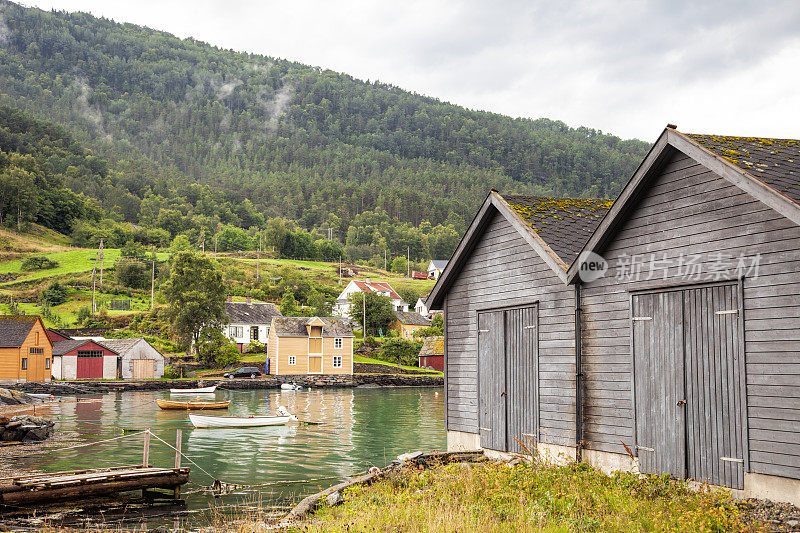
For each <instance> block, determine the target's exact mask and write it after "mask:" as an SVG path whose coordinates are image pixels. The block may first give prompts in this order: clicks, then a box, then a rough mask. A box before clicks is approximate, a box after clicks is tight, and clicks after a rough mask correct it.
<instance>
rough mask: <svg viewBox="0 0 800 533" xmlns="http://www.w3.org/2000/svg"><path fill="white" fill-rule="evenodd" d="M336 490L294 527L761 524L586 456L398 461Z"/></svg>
mask: <svg viewBox="0 0 800 533" xmlns="http://www.w3.org/2000/svg"><path fill="white" fill-rule="evenodd" d="M344 496H345V501H344V503H343V504H342V505H340V506H337V507H332V508H331V507H324V506H323V507H322V508H321V509H319V510H318V511H317V514H316V515H315V517H314V519H313V521H312V522H311V523H310V524H306V525H304V526H303V527H302V529H298V530H297V531H308V532H313V531H326V532H327V531H480V532H493V531H509V532H510V531H543V532H572V531H582V532H583V531H587V532H588V531H698V532H718V531H739V532H740V531H760V529H758V527H755V526H752V525H746V524H744V523H743V522H742V521H741V520H740V517H739V510H738V508H737V507H736V505H735V502H734V501H733V500H732V498H731V497H730V495H729V494H728V493H727V492H725V491H707V490H706V491H699V492H696V491H693V490H690V489H689V487H688V485H687V483H685V482H682V481H674V480H671V479H669V478H668V477H667V476H646V477H642V478H640V477H639V476H637V475H635V474H631V473H617V474H615V475H613V476H607V475H605V474H603V473H602V472H600V471H599V470H596V469H594V468H592V467H591V466H589V465H587V464H585V463H571V464H568V465H566V466H540V465H530V464H525V463H521V464H518V465H517V466H514V467H509V466H506V465H505V464H496V463H482V464H451V465H446V466H438V467H434V468H433V469H431V470H424V471H411V470H405V471H403V472H402V473H398V474H394V475H392V477H390V478H388V479H385V480H383V481H380V482H377V483H375V484H373V485H372V486H367V487H364V486H359V487H354V488H351V489H348V490H347V491H346V492H345V495H344Z"/></svg>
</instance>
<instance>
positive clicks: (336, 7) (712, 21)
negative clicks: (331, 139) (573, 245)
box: [29, 0, 800, 139]
mask: <svg viewBox="0 0 800 533" xmlns="http://www.w3.org/2000/svg"><path fill="white" fill-rule="evenodd" d="M29 2H31V3H33V4H35V5H38V6H40V7H42V8H45V9H49V8H51V7H55V8H57V9H68V10H78V9H82V10H86V11H90V12H92V13H94V14H96V15H102V16H106V17H110V18H113V19H115V20H117V21H125V22H133V23H137V24H146V25H148V26H150V27H154V28H159V29H163V30H165V31H170V32H173V33H175V34H177V35H178V36H181V37H187V36H192V37H195V38H198V39H201V40H205V41H208V42H211V43H212V44H215V45H217V46H221V47H224V48H233V49H236V50H243V51H248V52H256V53H261V54H266V55H270V56H273V57H283V58H288V59H291V60H296V61H300V62H303V63H307V64H311V65H317V66H321V67H324V68H330V69H333V70H337V71H341V72H346V73H348V74H351V75H353V76H356V77H359V78H362V79H370V80H375V79H380V80H381V81H384V82H389V83H392V84H395V85H398V86H400V87H403V88H404V89H407V90H411V91H415V92H418V93H423V94H426V95H430V96H434V97H438V98H441V99H443V100H447V101H450V102H453V103H457V104H460V105H464V106H467V107H470V108H477V109H486V110H490V111H495V112H500V113H505V114H509V115H512V116H524V117H531V118H538V117H543V116H545V117H549V118H554V119H561V120H564V121H565V122H567V123H568V124H570V125H573V126H578V125H587V126H591V127H595V128H599V129H603V130H604V131H611V132H614V133H617V134H620V135H623V136H639V137H642V138H645V139H653V138H654V137H655V136H656V135H657V133H658V131H659V130H660V128H662V127H663V126H664V124H666V122H672V121H675V120H676V118H675V117H677V116H680V117H684V116H685V117H691V118H693V120H698V121H699V119H700V118H701V117H702V118H703V119H704V120H703V124H701V126H702V127H701V129H703V130H716V131H722V129H723V128H730V126H731V124H733V123H735V125H736V129H737V131H743V132H745V133H747V132H748V131H753V132H758V134H759V135H775V136H795V137H796V136H797V126H796V120H795V118H794V117H796V116H798V115H800V102H799V101H798V100H800V99H798V97H797V89H796V88H797V86H798V85H800V68H798V60H797V58H796V57H797V56H794V57H792V55H791V54H789V53H787V51H793V50H796V49H797V47H798V46H800V31H798V30H797V28H800V2H797V1H795V0H773V1H770V2H763V1H755V0H748V1H745V0H709V1H705V2H696V1H694V2H692V1H688V0H674V1H670V2H666V1H658V2H657V1H654V0H650V1H647V0H644V1H633V0H631V1H612V0H577V1H573V2H552V1H544V0H536V1H523V0H505V1H497V2H483V1H480V0H405V1H394V2H393V1H388V2H374V1H372V0H330V1H327V2H318V1H314V0H296V1H295V2H292V3H287V2H277V1H274V0H272V1H270V0H267V1H264V2H255V1H247V0H226V1H225V2H220V1H214V0H197V1H189V0H183V1H179V0H175V1H172V2H166V3H165V2H162V1H161V0H139V1H138V2H136V3H134V4H131V3H128V2H105V1H102V0H29ZM187 13H190V16H186V15H187ZM227 83H230V81H228V82H227ZM767 84H770V85H767ZM223 85H224V84H223V83H222V82H220V86H219V90H222V86H223ZM226 90H227V89H226ZM221 94H222V93H221ZM759 95H761V96H759ZM767 98H768V100H767ZM734 119H735V120H734ZM271 123H274V121H272V122H271ZM679 126H680V124H679Z"/></svg>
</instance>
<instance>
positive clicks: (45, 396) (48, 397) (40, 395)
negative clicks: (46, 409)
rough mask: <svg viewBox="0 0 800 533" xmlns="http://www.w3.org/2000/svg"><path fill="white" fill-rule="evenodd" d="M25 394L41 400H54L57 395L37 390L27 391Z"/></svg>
mask: <svg viewBox="0 0 800 533" xmlns="http://www.w3.org/2000/svg"><path fill="white" fill-rule="evenodd" d="M25 394H27V395H28V396H30V397H31V398H39V399H40V400H53V399H55V396H53V395H52V394H46V393H35V392H26V393H25Z"/></svg>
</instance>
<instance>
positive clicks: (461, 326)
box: [444, 212, 575, 446]
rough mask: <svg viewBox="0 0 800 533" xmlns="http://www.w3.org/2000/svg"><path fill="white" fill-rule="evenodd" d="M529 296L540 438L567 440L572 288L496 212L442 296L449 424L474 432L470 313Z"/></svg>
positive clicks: (571, 414)
mask: <svg viewBox="0 0 800 533" xmlns="http://www.w3.org/2000/svg"><path fill="white" fill-rule="evenodd" d="M534 302H539V338H538V343H539V369H540V375H539V405H540V410H539V411H540V412H539V424H540V437H541V440H542V441H543V442H548V443H553V444H561V445H567V446H574V445H575V340H574V339H575V335H574V328H575V322H574V309H575V307H574V292H573V288H572V287H568V286H566V285H564V283H563V282H562V281H561V280H559V279H558V277H557V276H556V275H555V273H554V272H553V271H552V270H551V269H550V267H549V266H547V264H546V263H545V262H544V261H543V260H542V259H541V258H540V257H539V255H537V254H536V252H535V251H534V250H533V249H532V248H531V247H530V245H529V244H527V243H526V242H525V240H524V239H523V238H522V236H521V235H520V234H519V233H518V232H517V231H516V230H515V229H514V228H513V227H512V226H511V225H510V224H509V222H508V221H507V220H506V219H505V218H504V217H503V216H502V215H499V214H497V212H495V215H494V218H493V219H492V220H491V221H490V222H489V224H488V226H487V229H486V231H485V232H484V234H483V236H482V237H481V238H480V239H479V241H478V242H477V244H476V246H475V248H474V250H473V251H472V253H471V254H470V257H469V259H468V260H467V262H466V264H465V266H464V268H463V270H462V271H461V272H460V273H459V275H458V277H457V278H456V279H455V281H454V283H453V285H452V286H451V287H450V290H449V291H448V293H447V296H446V299H445V305H444V308H445V322H446V328H447V332H446V335H447V340H446V350H447V354H446V359H447V363H446V372H447V385H446V386H447V428H448V429H449V430H451V431H463V432H467V433H478V396H477V393H478V325H477V311H478V310H479V309H492V308H503V307H510V306H515V305H522V304H528V303H534ZM535 385H536V384H535V383H530V387H532V388H533V387H535Z"/></svg>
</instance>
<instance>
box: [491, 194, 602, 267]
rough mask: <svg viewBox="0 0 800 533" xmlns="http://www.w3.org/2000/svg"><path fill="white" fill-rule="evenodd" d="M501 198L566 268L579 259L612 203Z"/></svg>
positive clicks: (580, 200)
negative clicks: (579, 254) (584, 246)
mask: <svg viewBox="0 0 800 533" xmlns="http://www.w3.org/2000/svg"><path fill="white" fill-rule="evenodd" d="M503 198H504V199H505V201H506V202H508V204H509V205H510V206H511V208H512V209H513V210H514V211H516V212H517V213H519V215H520V216H521V217H522V218H523V219H524V220H525V222H527V223H528V225H529V226H530V227H531V228H532V229H533V231H535V232H536V233H538V234H539V235H540V236H541V237H542V239H543V240H544V241H545V242H546V243H547V244H548V245H549V246H550V248H551V249H552V250H553V251H554V252H555V253H556V254H557V255H558V256H559V257H560V258H561V260H562V261H564V263H566V264H568V265H569V264H571V263H572V262H573V261H575V259H577V258H578V253H580V251H581V248H583V245H584V244H586V241H588V240H589V237H590V236H591V235H592V232H593V231H594V230H595V228H597V226H598V225H599V224H600V221H601V220H602V219H603V217H604V216H605V214H606V213H607V212H608V210H609V209H611V204H613V203H614V201H613V200H605V199H596V198H548V197H544V196H503Z"/></svg>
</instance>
